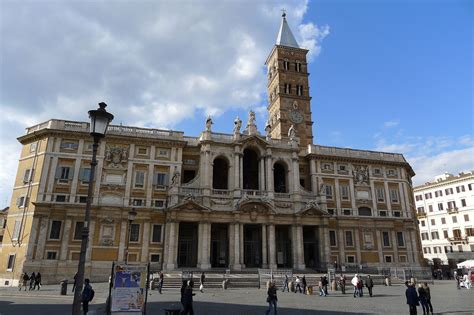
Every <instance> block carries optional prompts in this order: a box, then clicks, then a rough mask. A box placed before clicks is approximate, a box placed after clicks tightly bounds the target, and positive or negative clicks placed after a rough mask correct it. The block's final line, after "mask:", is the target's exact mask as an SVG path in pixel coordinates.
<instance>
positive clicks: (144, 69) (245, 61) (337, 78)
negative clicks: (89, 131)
mask: <svg viewBox="0 0 474 315" xmlns="http://www.w3.org/2000/svg"><path fill="white" fill-rule="evenodd" d="M0 6H1V7H0V15H1V16H0V38H1V39H0V41H1V42H0V53H1V57H2V58H0V67H1V69H2V71H1V81H0V106H1V110H2V113H3V115H2V116H1V117H0V145H1V147H2V151H3V152H8V154H3V155H2V156H0V206H3V205H6V204H7V202H8V200H9V199H10V195H11V190H12V185H13V178H14V176H15V172H16V168H17V163H18V156H19V150H20V145H19V144H18V143H17V142H16V137H18V136H20V135H21V134H23V132H24V128H25V127H26V126H31V125H34V124H36V123H39V122H41V121H45V120H48V119H51V118H59V119H70V120H81V121H84V120H87V114H86V113H87V110H88V109H91V108H94V107H95V106H96V105H95V104H97V103H98V102H99V101H105V102H107V103H108V104H109V107H108V109H109V110H110V111H111V112H113V113H114V114H115V117H116V119H115V121H114V123H117V124H118V123H120V122H122V123H123V124H126V125H133V126H145V127H151V128H171V129H176V130H182V131H184V132H185V133H186V134H187V135H196V136H197V135H198V134H199V133H200V132H201V131H202V130H203V129H204V121H205V117H206V115H207V114H211V115H212V116H213V118H214V123H215V124H214V125H213V130H214V131H217V132H231V130H232V126H233V120H234V118H235V116H237V115H238V116H240V117H241V118H242V120H243V121H244V124H245V123H246V120H247V112H248V110H249V109H254V110H256V112H257V122H258V127H259V129H260V131H261V132H263V127H264V122H265V120H266V118H267V116H266V110H265V107H266V99H267V96H266V89H265V86H266V69H265V67H264V62H265V58H266V57H267V55H268V53H269V52H270V50H271V48H272V45H273V44H274V42H275V39H276V35H277V32H278V27H279V24H280V19H281V18H280V15H281V12H280V10H281V8H286V9H287V17H288V22H289V24H290V27H291V28H292V30H293V33H294V34H295V37H296V39H297V41H298V42H299V44H300V45H301V46H304V47H306V48H309V49H310V50H311V56H310V58H311V61H310V65H309V67H310V68H309V71H310V73H311V75H310V84H311V86H310V93H311V96H312V97H313V99H312V112H313V120H314V127H313V134H314V136H315V138H314V141H315V143H316V144H322V145H329V146H340V147H351V148H358V149H369V150H381V151H389V152H400V153H403V154H404V155H405V157H406V158H407V159H408V161H409V162H410V163H411V164H412V166H413V168H414V170H415V172H416V173H417V176H416V177H415V178H414V182H415V183H416V184H420V183H424V182H426V181H428V180H430V179H432V178H433V177H434V176H435V175H437V174H440V173H442V172H444V171H448V172H451V173H457V172H459V171H463V170H472V169H474V140H473V139H474V136H473V134H474V133H473V86H474V85H473V72H474V71H473V70H474V69H473V59H472V56H473V29H474V28H473V21H474V13H473V11H474V10H473V2H472V1H467V0H465V1H457V0H451V1H448V0H445V1H427V0H412V1H358V0H353V1H348V0H346V1H340V0H333V1H329V0H326V1H309V2H308V1H305V0H295V1H278V2H276V1H272V2H266V1H239V2H237V1H226V2H220V1H219V2H218V1H200V2H193V3H191V2H181V1H174V2H170V1H155V2H150V1H145V2H142V1H135V2H133V3H132V2H125V1H120V2H116V1H98V2H79V1H72V2H71V1H54V2H50V1H48V2H38V1H23V2H16V1H2V2H0Z"/></svg>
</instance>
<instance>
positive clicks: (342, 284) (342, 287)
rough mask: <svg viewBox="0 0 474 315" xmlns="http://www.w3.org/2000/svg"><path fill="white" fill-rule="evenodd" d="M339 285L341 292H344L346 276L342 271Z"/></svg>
mask: <svg viewBox="0 0 474 315" xmlns="http://www.w3.org/2000/svg"><path fill="white" fill-rule="evenodd" d="M339 287H340V288H341V292H342V294H346V277H345V276H344V275H343V274H342V273H341V276H340V277H339Z"/></svg>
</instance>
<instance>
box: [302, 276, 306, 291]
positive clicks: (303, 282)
mask: <svg viewBox="0 0 474 315" xmlns="http://www.w3.org/2000/svg"><path fill="white" fill-rule="evenodd" d="M301 283H302V284H303V294H306V276H303V278H302V279H301Z"/></svg>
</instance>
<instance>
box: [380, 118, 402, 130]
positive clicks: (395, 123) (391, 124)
mask: <svg viewBox="0 0 474 315" xmlns="http://www.w3.org/2000/svg"><path fill="white" fill-rule="evenodd" d="M398 124H400V121H399V120H390V121H386V122H384V124H383V125H384V126H385V128H392V127H396V126H398Z"/></svg>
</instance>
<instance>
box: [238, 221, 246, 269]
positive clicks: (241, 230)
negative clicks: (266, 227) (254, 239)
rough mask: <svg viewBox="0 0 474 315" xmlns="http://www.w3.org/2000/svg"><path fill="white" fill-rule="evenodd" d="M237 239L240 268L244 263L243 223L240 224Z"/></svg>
mask: <svg viewBox="0 0 474 315" xmlns="http://www.w3.org/2000/svg"><path fill="white" fill-rule="evenodd" d="M239 238H240V240H239V249H240V264H241V265H242V266H244V265H245V263H244V255H245V253H244V238H245V234H244V224H243V223H241V224H240V233H239ZM244 267H245V266H244Z"/></svg>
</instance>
